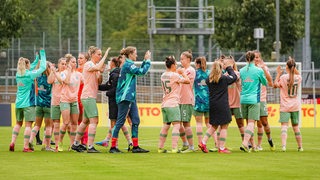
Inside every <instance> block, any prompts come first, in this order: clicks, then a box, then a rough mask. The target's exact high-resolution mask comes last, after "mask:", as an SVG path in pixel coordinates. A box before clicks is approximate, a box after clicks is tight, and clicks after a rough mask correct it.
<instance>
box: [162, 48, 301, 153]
mask: <svg viewBox="0 0 320 180" xmlns="http://www.w3.org/2000/svg"><path fill="white" fill-rule="evenodd" d="M192 59H193V57H192V54H191V52H188V51H186V52H183V53H182V54H181V56H180V62H181V65H182V68H177V63H176V60H175V58H174V57H173V56H169V57H166V60H165V64H166V68H167V70H166V72H165V73H163V74H162V76H161V82H162V88H163V92H164V96H163V102H162V105H161V107H162V114H163V127H162V129H161V131H160V138H159V146H158V152H159V153H166V152H171V153H179V152H181V153H187V152H194V151H195V147H194V142H193V133H192V129H191V127H190V120H191V116H192V115H194V116H195V119H196V134H197V139H198V147H199V149H201V150H202V151H203V152H204V153H208V152H209V151H211V152H215V151H218V152H219V153H226V154H229V153H231V151H230V149H228V148H227V147H225V142H226V139H227V129H228V125H229V123H230V122H231V120H232V115H234V116H235V119H236V122H237V125H238V128H239V131H240V134H241V138H242V144H241V147H240V150H242V151H244V152H251V151H259V150H262V146H261V143H262V136H263V132H264V131H265V133H266V135H267V137H268V142H269V145H270V149H271V150H272V151H274V150H275V145H274V143H273V141H272V138H271V131H270V126H269V124H268V119H267V117H268V111H267V103H266V96H267V88H266V86H271V87H274V88H280V112H281V113H280V120H279V122H280V123H281V141H282V149H281V150H282V151H286V141H287V128H288V123H289V120H290V119H291V124H292V127H293V130H294V133H295V137H296V141H297V144H298V151H303V148H302V138H301V133H300V129H299V126H298V124H299V119H298V117H299V116H298V115H299V109H300V101H299V99H298V96H297V90H298V88H299V86H300V85H301V76H300V74H299V72H298V71H297V69H296V64H295V61H294V59H292V58H291V57H289V59H288V61H287V65H286V69H285V70H286V72H287V74H284V75H282V73H283V70H282V69H281V67H280V66H279V67H278V68H277V76H276V78H275V80H274V82H273V81H272V77H271V75H270V73H269V71H268V68H267V66H266V65H265V64H264V62H263V60H262V59H261V55H260V53H259V52H258V51H248V52H247V53H246V61H247V63H248V64H247V65H246V66H245V67H243V68H241V69H240V71H238V69H237V66H236V64H235V61H234V59H233V57H231V56H229V57H226V56H221V57H220V58H219V59H216V60H215V62H214V63H213V65H212V69H211V70H210V71H209V70H208V69H207V66H206V59H205V57H197V58H195V61H194V63H195V67H196V69H194V68H193V67H191V65H190V64H191V61H192ZM203 118H204V121H205V124H206V126H207V131H206V133H205V135H204V136H203V133H202V131H203V130H202V124H203ZM244 119H246V121H247V126H246V127H244ZM255 122H257V126H258V143H257V144H256V143H255V141H254V139H253V134H254V128H255V124H256V123H255ZM171 124H172V125H173V129H172V134H171V135H172V150H171V151H167V150H166V149H165V148H164V143H165V141H166V137H167V135H168V130H169V128H170V126H171ZM179 137H180V138H181V139H182V142H183V145H182V148H178V141H179ZM210 137H213V139H214V142H215V147H214V148H212V149H208V148H207V146H206V144H207V141H208V139H209V138H210Z"/></svg>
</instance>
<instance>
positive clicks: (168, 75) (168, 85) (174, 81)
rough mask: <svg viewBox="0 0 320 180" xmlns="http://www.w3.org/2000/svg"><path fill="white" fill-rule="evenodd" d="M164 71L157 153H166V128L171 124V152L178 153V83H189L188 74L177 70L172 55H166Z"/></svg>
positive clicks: (179, 117)
mask: <svg viewBox="0 0 320 180" xmlns="http://www.w3.org/2000/svg"><path fill="white" fill-rule="evenodd" d="M165 65H166V69H167V70H166V72H164V73H163V74H162V75H161V84H162V90H163V98H162V104H161V112H162V116H163V126H162V129H161V131H160V137H159V145H158V153H166V152H167V150H166V149H165V148H164V143H165V141H166V138H167V135H168V130H169V128H170V125H171V124H172V126H173V129H172V134H171V135H172V151H171V153H179V152H180V150H179V149H178V140H179V135H180V133H179V129H180V121H181V116H180V109H179V99H180V98H179V96H180V91H181V89H180V84H181V83H190V80H189V78H188V76H187V75H186V74H185V73H184V72H183V70H182V69H180V70H178V71H177V63H176V60H175V58H174V56H169V57H166V60H165Z"/></svg>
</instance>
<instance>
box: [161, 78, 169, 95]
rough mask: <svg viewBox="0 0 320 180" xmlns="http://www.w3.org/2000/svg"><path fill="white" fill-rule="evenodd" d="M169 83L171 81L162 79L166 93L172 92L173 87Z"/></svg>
mask: <svg viewBox="0 0 320 180" xmlns="http://www.w3.org/2000/svg"><path fill="white" fill-rule="evenodd" d="M169 83H170V81H162V87H163V89H164V91H165V93H166V94H169V93H170V92H171V87H170V86H168V84H169Z"/></svg>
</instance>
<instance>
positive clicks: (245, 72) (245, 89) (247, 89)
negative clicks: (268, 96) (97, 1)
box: [240, 51, 267, 152]
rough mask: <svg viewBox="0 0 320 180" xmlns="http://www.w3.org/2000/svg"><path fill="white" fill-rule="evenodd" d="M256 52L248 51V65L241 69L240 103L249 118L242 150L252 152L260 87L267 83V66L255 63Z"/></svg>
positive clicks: (258, 113) (244, 114)
mask: <svg viewBox="0 0 320 180" xmlns="http://www.w3.org/2000/svg"><path fill="white" fill-rule="evenodd" d="M254 58H255V54H254V52H253V51H248V52H247V53H246V61H247V63H248V64H247V65H246V66H244V67H243V68H241V69H240V79H241V85H242V87H241V89H242V90H241V94H240V103H241V110H242V115H243V118H244V119H247V121H248V123H247V127H246V129H245V134H244V138H243V141H242V145H241V147H240V150H242V151H244V152H250V149H249V147H248V145H249V140H250V139H251V138H252V137H253V134H254V126H255V121H259V120H260V93H261V92H260V88H261V84H262V85H265V86H266V85H267V79H266V75H265V74H266V73H267V70H266V68H265V67H262V68H259V67H256V66H255V64H254ZM251 143H252V147H253V148H256V147H255V144H254V141H251Z"/></svg>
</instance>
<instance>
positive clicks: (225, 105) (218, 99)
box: [198, 59, 237, 154]
mask: <svg viewBox="0 0 320 180" xmlns="http://www.w3.org/2000/svg"><path fill="white" fill-rule="evenodd" d="M232 63H234V62H233V61H231V60H229V59H225V60H224V65H223V66H221V64H220V62H218V61H215V62H214V63H213V65H212V70H211V72H210V75H209V78H208V79H207V80H206V83H207V85H208V87H209V95H210V99H209V103H210V115H209V117H210V124H211V125H212V126H211V127H210V128H209V129H208V130H207V132H206V135H205V136H204V137H203V139H202V141H201V143H200V144H199V145H198V147H199V148H200V149H201V150H202V151H203V152H204V153H208V149H207V147H206V143H207V141H208V139H209V137H210V136H212V135H213V133H214V132H215V131H216V130H217V128H218V127H220V135H219V145H218V146H219V149H218V152H219V153H225V154H229V153H231V151H230V150H229V149H228V148H226V147H225V142H226V139H227V130H228V126H229V123H230V122H231V120H232V118H231V113H230V107H229V100H228V86H229V85H230V84H232V83H234V82H235V81H236V80H237V75H236V74H235V73H234V71H233V68H232V66H233V64H232ZM223 69H226V70H227V73H228V75H223V74H222V70H223Z"/></svg>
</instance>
